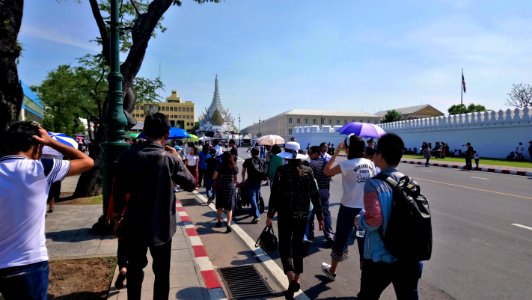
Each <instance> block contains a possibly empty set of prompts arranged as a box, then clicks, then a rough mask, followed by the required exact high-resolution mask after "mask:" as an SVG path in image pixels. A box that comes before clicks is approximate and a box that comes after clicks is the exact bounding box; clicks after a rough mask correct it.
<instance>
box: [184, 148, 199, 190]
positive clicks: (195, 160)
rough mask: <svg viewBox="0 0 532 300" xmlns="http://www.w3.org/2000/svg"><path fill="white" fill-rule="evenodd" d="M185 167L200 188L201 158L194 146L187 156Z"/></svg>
mask: <svg viewBox="0 0 532 300" xmlns="http://www.w3.org/2000/svg"><path fill="white" fill-rule="evenodd" d="M185 165H186V166H187V169H188V171H189V172H190V174H192V176H194V179H196V187H197V186H198V173H199V172H198V169H199V156H198V149H197V148H196V147H194V146H192V147H190V148H189V152H188V154H187V156H185Z"/></svg>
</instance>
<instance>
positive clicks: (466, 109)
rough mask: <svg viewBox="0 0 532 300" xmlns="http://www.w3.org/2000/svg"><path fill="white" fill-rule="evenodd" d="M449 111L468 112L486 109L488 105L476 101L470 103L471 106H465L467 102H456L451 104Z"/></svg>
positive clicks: (451, 112) (454, 112)
mask: <svg viewBox="0 0 532 300" xmlns="http://www.w3.org/2000/svg"><path fill="white" fill-rule="evenodd" d="M447 111H448V112H449V114H450V115H456V114H467V113H471V112H480V111H486V107H484V105H480V104H474V103H471V104H469V106H465V104H455V105H451V107H449V109H447Z"/></svg>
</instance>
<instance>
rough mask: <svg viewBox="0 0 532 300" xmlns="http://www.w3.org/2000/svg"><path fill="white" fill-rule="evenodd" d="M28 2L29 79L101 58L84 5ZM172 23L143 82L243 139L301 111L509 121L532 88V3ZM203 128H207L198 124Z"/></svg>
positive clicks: (359, 1)
mask: <svg viewBox="0 0 532 300" xmlns="http://www.w3.org/2000/svg"><path fill="white" fill-rule="evenodd" d="M80 2H82V3H77V1H74V0H61V1H55V0H29V1H25V7H24V18H23V23H22V28H21V32H20V34H19V40H20V42H21V43H22V44H23V48H24V52H23V54H22V58H21V60H20V64H19V75H20V78H21V79H22V80H24V81H25V82H26V83H27V84H29V85H34V84H40V83H41V82H42V81H43V80H44V79H45V78H46V75H47V73H48V72H49V71H51V70H54V69H55V68H56V67H57V66H58V65H60V64H71V65H75V64H76V63H77V58H79V57H82V56H83V55H84V54H86V53H93V54H94V53H97V52H98V51H99V48H98V46H97V45H96V44H95V43H91V42H90V41H91V40H93V39H94V38H95V37H96V36H97V28H96V25H95V23H94V19H93V17H92V15H91V12H90V7H89V5H88V3H86V1H80ZM183 2H184V3H183V5H182V6H181V7H177V6H172V7H171V8H170V9H169V10H168V12H167V13H166V14H165V20H164V25H165V26H166V27H167V28H168V30H167V31H166V32H165V33H163V34H159V35H158V36H157V38H156V39H152V40H151V41H150V44H149V47H148V51H147V54H146V57H145V59H144V63H143V65H142V69H141V71H140V73H139V76H144V77H151V78H153V77H156V76H158V75H159V74H160V76H161V79H162V81H163V82H164V84H165V86H166V87H165V91H162V92H161V94H162V96H163V98H165V97H166V96H168V95H170V92H171V90H174V89H176V90H177V91H178V93H179V95H180V96H181V98H182V99H184V100H191V101H193V102H195V103H196V114H197V115H199V114H201V113H202V112H204V111H205V108H206V107H208V105H209V104H210V103H211V101H212V96H213V92H214V77H215V74H218V78H219V83H220V94H221V98H222V103H223V105H224V106H225V107H226V108H227V109H228V110H229V111H230V113H231V114H232V115H233V116H234V117H235V119H236V121H235V123H236V125H237V126H238V115H239V114H240V117H241V127H242V128H243V127H246V126H248V125H251V124H252V123H254V122H257V121H258V119H259V117H260V118H261V119H266V118H269V117H272V116H274V115H276V114H279V113H281V112H283V111H287V110H289V109H292V108H313V109H331V110H342V111H356V112H368V113H375V112H377V111H380V110H388V109H392V108H397V107H405V106H413V105H420V104H430V105H432V106H434V107H436V108H437V109H439V110H441V111H442V112H445V113H446V112H447V108H448V107H449V106H451V105H453V104H459V103H460V82H461V75H460V72H461V69H462V68H463V69H464V76H465V79H466V84H467V93H466V94H465V95H464V103H465V104H469V103H471V102H473V103H475V104H482V105H484V106H486V107H487V108H488V109H494V110H499V109H508V108H509V107H508V106H506V105H505V104H504V103H505V100H506V98H507V93H508V92H509V91H510V89H511V87H512V84H514V83H521V82H523V83H532V79H531V78H532V55H531V53H532V1H528V0H527V1H525V0H522V1H517V0H506V1H495V0H456V1H455V0H408V1H407V0H404V1H396V0H395V1H394V0H381V1H369V0H329V1H323V0H321V1H318V0H307V1H295V0H293V1H290V0H268V1H267V0H226V1H225V2H223V3H221V4H204V5H198V4H196V3H195V2H193V1H191V0H184V1H183ZM196 117H198V116H196Z"/></svg>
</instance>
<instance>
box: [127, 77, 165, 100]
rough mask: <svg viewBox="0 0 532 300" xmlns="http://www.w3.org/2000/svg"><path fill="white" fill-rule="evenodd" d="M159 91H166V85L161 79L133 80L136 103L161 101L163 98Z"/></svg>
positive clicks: (139, 78) (142, 78)
mask: <svg viewBox="0 0 532 300" xmlns="http://www.w3.org/2000/svg"><path fill="white" fill-rule="evenodd" d="M159 90H164V84H163V82H162V81H161V78H159V77H157V78H155V79H148V78H144V77H137V78H135V80H133V91H134V92H135V96H136V102H155V101H161V100H162V99H161V96H159V94H158V93H157V91H159Z"/></svg>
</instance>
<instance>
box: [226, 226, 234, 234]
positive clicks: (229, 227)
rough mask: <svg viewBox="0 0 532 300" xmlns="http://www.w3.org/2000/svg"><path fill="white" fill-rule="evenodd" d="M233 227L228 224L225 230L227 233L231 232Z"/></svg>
mask: <svg viewBox="0 0 532 300" xmlns="http://www.w3.org/2000/svg"><path fill="white" fill-rule="evenodd" d="M231 231H233V229H232V228H231V225H227V229H226V230H225V233H231Z"/></svg>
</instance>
